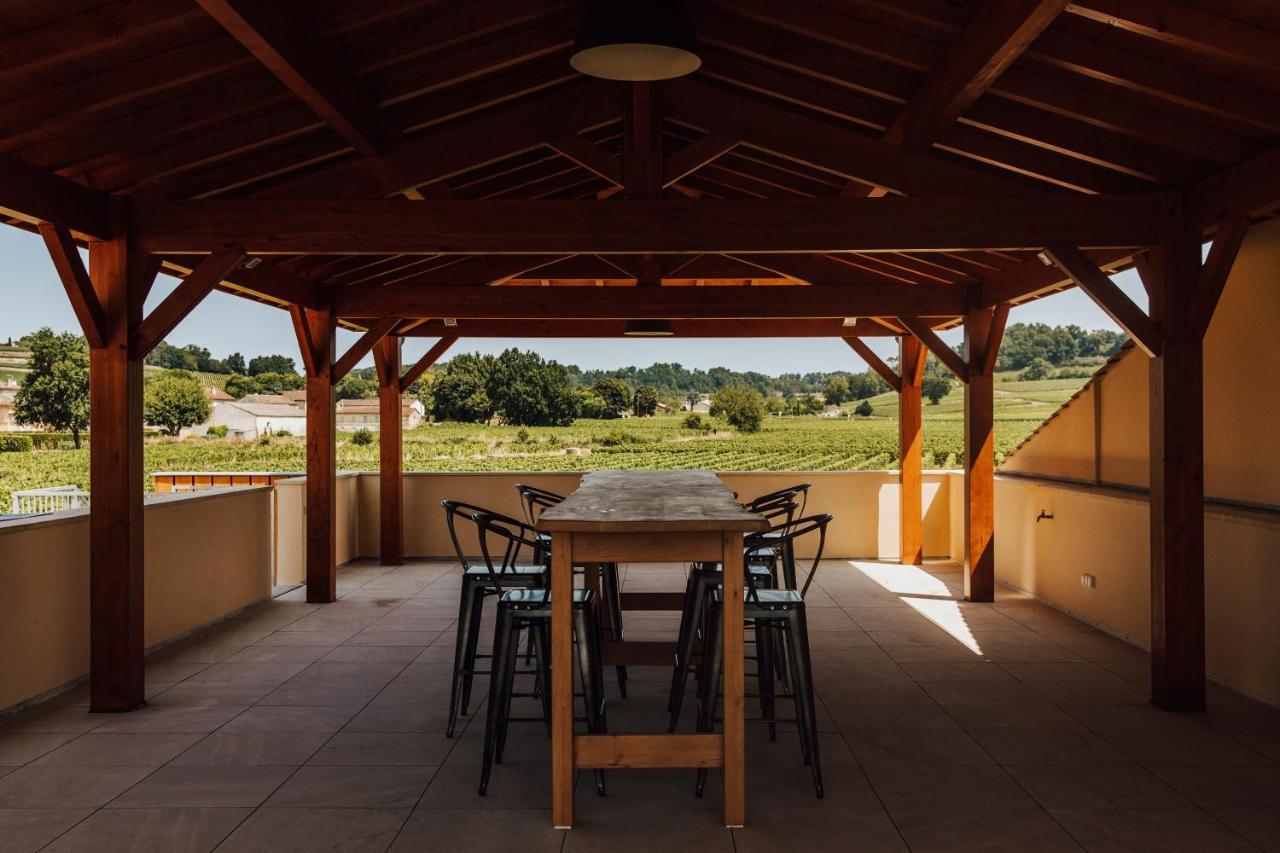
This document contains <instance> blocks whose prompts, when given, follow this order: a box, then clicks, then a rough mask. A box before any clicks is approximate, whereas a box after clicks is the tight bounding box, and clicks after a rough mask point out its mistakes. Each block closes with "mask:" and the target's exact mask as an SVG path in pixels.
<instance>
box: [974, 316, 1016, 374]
mask: <svg viewBox="0 0 1280 853" xmlns="http://www.w3.org/2000/svg"><path fill="white" fill-rule="evenodd" d="M1011 307H1012V306H1011V305H1010V304H1009V303H1008V302H1001V303H1000V304H999V305H997V306H996V307H995V308H993V309H991V310H992V317H991V328H990V329H989V330H988V334H987V342H986V345H985V346H984V347H983V348H982V363H981V367H982V372H983V373H987V374H990V373H995V372H996V359H998V358H999V357H1000V342H1001V341H1002V340H1004V328H1005V325H1006V324H1007V323H1008V322H1009V309H1010V308H1011Z"/></svg>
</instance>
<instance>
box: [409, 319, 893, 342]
mask: <svg viewBox="0 0 1280 853" xmlns="http://www.w3.org/2000/svg"><path fill="white" fill-rule="evenodd" d="M671 327H672V332H673V334H672V337H676V338H712V339H723V338H743V339H746V338H833V337H842V336H847V335H857V336H861V337H891V336H893V335H894V334H901V333H894V332H890V331H889V330H888V329H886V328H884V327H883V326H878V325H876V324H874V323H871V322H868V321H867V320H864V319H859V320H858V321H857V323H856V324H855V325H853V326H846V325H844V320H843V319H841V318H831V317H827V318H811V317H806V318H799V319H795V318H792V319H786V318H783V319H769V320H761V319H750V318H748V319H737V320H715V319H710V320H687V319H686V320H672V321H671ZM402 334H404V335H405V336H406V337H426V338H436V337H440V336H441V335H445V334H457V335H458V336H459V337H464V338H621V337H624V336H625V334H626V321H625V320H577V319H552V320H503V319H496V320H495V319H479V320H466V319H463V320H458V321H457V325H456V326H445V325H444V323H443V322H442V321H441V320H439V319H434V320H422V321H419V323H418V324H416V325H414V326H413V327H412V329H408V330H405V331H403V332H402Z"/></svg>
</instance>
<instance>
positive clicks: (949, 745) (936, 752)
mask: <svg viewBox="0 0 1280 853" xmlns="http://www.w3.org/2000/svg"><path fill="white" fill-rule="evenodd" d="M845 740H846V741H847V742H848V743H849V746H850V748H852V749H853V754H854V755H856V756H857V757H858V762H859V763H860V764H862V765H863V766H864V767H867V766H872V765H877V764H896V765H910V766H920V767H929V766H944V765H956V764H959V765H971V764H991V763H993V762H992V761H991V757H990V756H989V755H987V753H986V752H984V751H983V750H982V747H980V746H979V745H978V744H977V743H976V742H975V741H974V740H973V738H971V737H970V736H969V735H967V734H965V733H964V732H891V733H887V734H847V735H845Z"/></svg>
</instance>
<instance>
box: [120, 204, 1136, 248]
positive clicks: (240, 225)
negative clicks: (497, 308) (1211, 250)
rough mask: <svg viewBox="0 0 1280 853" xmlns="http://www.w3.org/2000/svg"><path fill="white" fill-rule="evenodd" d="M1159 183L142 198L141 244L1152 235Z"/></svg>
mask: <svg viewBox="0 0 1280 853" xmlns="http://www.w3.org/2000/svg"><path fill="white" fill-rule="evenodd" d="M1159 205H1160V197H1159V195H1158V194H1150V193H1146V194H1135V195H1096V196H1084V195H1081V196H1062V197H1053V198H1048V197H1045V196H1008V197H998V198H991V197H987V198H976V197H959V198H891V199H733V200H729V199H715V200H710V199H703V200H699V201H692V200H688V199H664V200H648V199H640V200H628V201H626V202H612V201H604V202H600V201H408V200H405V199H399V200H379V201H364V202H355V201H351V202H341V201H325V202H320V201H261V200H247V201H246V200H221V199H218V200H202V201H172V200H163V199H138V200H135V201H134V202H133V205H132V206H133V222H134V226H135V227H136V229H137V232H138V240H139V246H140V247H141V248H142V250H144V251H148V252H154V253H166V252H179V253H180V252H207V251H215V250H219V249H224V248H227V247H230V246H243V247H244V249H245V251H247V252H250V253H252V254H274V253H302V254H401V253H403V254H486V253H522V252H529V253H555V254H575V253H584V252H587V253H604V254H609V253H619V254H627V253H642V252H655V253H675V254H694V253H705V252H727V253H752V252H817V253H824V252H836V251H927V250H943V251H948V250H965V249H1005V250H1017V249H1040V248H1043V247H1044V246H1047V245H1051V244H1060V243H1063V242H1069V244H1071V245H1076V246H1084V247H1089V248H1112V247H1132V246H1150V245H1153V244H1154V243H1155V242H1156V241H1157V240H1158V239H1159V217H1158V213H1159Z"/></svg>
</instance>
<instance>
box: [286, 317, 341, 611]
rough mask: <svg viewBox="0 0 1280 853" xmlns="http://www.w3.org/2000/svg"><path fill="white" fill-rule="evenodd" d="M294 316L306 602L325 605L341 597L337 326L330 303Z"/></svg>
mask: <svg viewBox="0 0 1280 853" xmlns="http://www.w3.org/2000/svg"><path fill="white" fill-rule="evenodd" d="M326 303H327V300H326ZM293 317H294V329H295V331H296V332H297V333H298V344H299V346H300V348H301V350H302V361H303V364H304V365H305V366H306V369H307V535H306V541H307V601H309V602H312V603H316V604H324V603H328V602H330V601H334V600H335V599H337V597H338V569H337V559H338V555H337V539H338V533H337V509H338V507H337V469H338V458H337V442H336V433H337V424H336V422H335V418H336V413H335V411H334V384H335V382H334V378H333V377H334V369H333V361H334V339H335V338H336V337H337V336H336V334H335V331H336V323H335V319H334V314H333V309H332V307H330V305H329V304H326V305H325V306H324V307H322V308H319V309H311V308H302V307H300V306H294V308H293Z"/></svg>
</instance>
